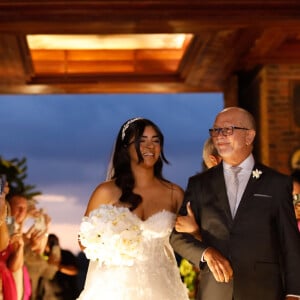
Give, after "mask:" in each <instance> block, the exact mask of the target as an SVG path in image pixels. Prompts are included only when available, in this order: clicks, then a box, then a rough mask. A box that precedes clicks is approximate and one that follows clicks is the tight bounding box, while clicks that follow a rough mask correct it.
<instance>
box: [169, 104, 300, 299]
mask: <svg viewBox="0 0 300 300" xmlns="http://www.w3.org/2000/svg"><path fill="white" fill-rule="evenodd" d="M209 132H210V135H211V137H212V139H213V142H214V145H215V147H216V148H217V150H218V153H219V155H220V156H221V158H222V163H220V164H218V165H217V166H215V167H213V168H210V169H208V170H207V171H206V172H204V173H201V174H198V175H196V176H193V177H191V178H190V179H189V182H188V187H187V190H186V193H185V198H184V203H183V205H182V209H181V211H180V214H182V215H185V214H186V203H187V202H190V205H191V209H192V211H193V215H194V216H195V220H196V222H197V224H198V226H199V229H200V233H201V238H202V240H199V239H196V238H195V237H193V236H192V235H190V234H186V233H178V232H174V233H173V234H172V236H171V244H172V246H173V247H174V249H175V251H176V252H178V253H179V254H180V255H181V256H182V257H185V258H187V259H188V260H189V261H191V262H193V263H194V264H195V265H198V266H200V268H201V271H200V281H199V289H198V295H197V299H201V300H232V299H234V300H253V299H255V300H282V299H286V300H287V299H290V300H291V299H298V297H299V296H300V281H299V278H300V237H299V233H298V228H297V224H296V218H295V213H294V209H293V202H292V181H291V178H290V177H288V176H285V175H283V174H280V173H278V172H276V171H274V170H272V169H270V168H268V167H266V166H264V165H262V164H260V163H258V162H256V161H255V159H254V157H253V155H252V149H253V141H254V138H255V134H256V128H255V122H254V119H253V117H252V115H251V114H250V113H249V112H247V111H246V110H244V109H241V108H238V107H231V108H226V109H224V110H223V111H221V112H220V113H219V114H218V115H217V117H216V119H215V122H214V125H213V128H211V129H210V130H209ZM235 174H236V175H235ZM233 179H234V180H233Z"/></svg>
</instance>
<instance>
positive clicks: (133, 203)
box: [110, 118, 169, 210]
mask: <svg viewBox="0 0 300 300" xmlns="http://www.w3.org/2000/svg"><path fill="white" fill-rule="evenodd" d="M146 126H151V127H153V128H154V130H155V131H156V133H157V135H158V137H159V140H160V146H161V154H160V157H159V159H158V160H157V162H156V163H155V165H154V175H155V177H157V178H159V179H161V180H163V181H166V182H167V180H166V179H165V178H164V177H163V175H162V168H163V162H165V163H167V164H168V163H169V162H168V161H167V159H166V157H165V155H164V152H163V145H164V136H163V134H162V132H161V131H160V129H159V127H158V126H157V125H155V124H154V123H153V122H152V121H150V120H148V119H143V118H134V119H130V120H128V121H126V122H125V123H124V124H123V125H122V127H121V128H120V131H119V133H118V136H117V140H116V144H115V149H114V153H113V156H112V161H111V170H110V179H115V183H116V185H117V186H118V187H119V188H120V189H121V190H122V195H121V197H120V199H119V200H120V202H123V203H128V204H129V207H130V210H134V209H135V208H136V207H137V206H138V205H139V204H140V203H141V202H142V197H141V196H140V195H138V194H135V193H133V188H134V184H135V182H134V177H133V173H132V170H131V166H130V157H129V154H128V146H129V145H130V142H133V143H134V145H135V149H136V152H137V156H138V162H139V163H141V162H142V161H143V156H142V153H141V151H140V138H141V136H142V135H143V132H144V130H145V127H146ZM133 138H134V140H133V141H132V139H133Z"/></svg>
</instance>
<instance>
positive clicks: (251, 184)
mask: <svg viewBox="0 0 300 300" xmlns="http://www.w3.org/2000/svg"><path fill="white" fill-rule="evenodd" d="M256 169H257V170H263V166H262V165H260V164H255V165H254V167H253V170H256ZM253 170H252V171H253ZM252 171H251V175H250V178H249V180H248V183H247V185H246V188H245V191H244V193H243V196H242V199H241V202H240V205H239V207H238V209H237V212H236V215H235V219H236V217H237V216H238V213H239V211H241V210H243V208H244V206H245V204H246V202H247V201H248V200H249V198H250V197H251V196H252V195H253V193H254V192H255V189H256V187H257V184H259V183H260V181H259V180H258V179H259V178H254V177H253V175H252ZM262 175H263V174H261V176H262Z"/></svg>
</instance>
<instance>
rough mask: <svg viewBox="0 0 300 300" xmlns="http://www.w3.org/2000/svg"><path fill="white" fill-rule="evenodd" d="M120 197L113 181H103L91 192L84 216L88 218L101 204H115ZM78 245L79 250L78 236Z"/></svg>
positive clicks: (80, 245) (81, 247) (82, 247)
mask: <svg viewBox="0 0 300 300" xmlns="http://www.w3.org/2000/svg"><path fill="white" fill-rule="evenodd" d="M120 195H121V191H120V190H119V188H118V187H117V186H116V185H115V183H114V181H105V182H103V183H101V184H99V185H98V186H97V187H96V189H95V190H94V191H93V193H92V195H91V197H90V200H89V202H88V204H87V207H86V210H85V213H84V216H86V217H88V216H89V214H90V212H91V211H93V210H95V209H97V208H98V207H99V206H100V205H103V204H115V203H116V202H117V201H118V200H119V198H120ZM78 244H79V247H80V249H81V250H84V248H85V247H84V246H82V244H81V243H80V236H79V235H78Z"/></svg>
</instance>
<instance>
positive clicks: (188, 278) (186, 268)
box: [179, 258, 197, 295]
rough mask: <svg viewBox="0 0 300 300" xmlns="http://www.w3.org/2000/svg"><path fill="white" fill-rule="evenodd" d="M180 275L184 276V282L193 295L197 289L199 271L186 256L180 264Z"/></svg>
mask: <svg viewBox="0 0 300 300" xmlns="http://www.w3.org/2000/svg"><path fill="white" fill-rule="evenodd" d="M179 271H180V275H181V276H182V277H183V282H184V283H185V285H186V287H187V288H188V290H189V292H190V294H191V295H193V294H194V292H195V289H196V279H197V272H196V271H195V268H194V266H193V265H192V264H191V263H190V262H189V261H188V260H186V259H185V258H183V259H182V260H181V263H180V266H179Z"/></svg>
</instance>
